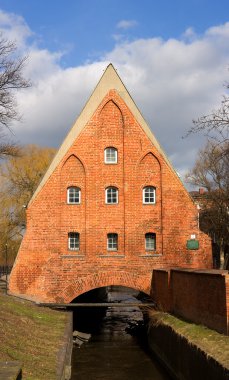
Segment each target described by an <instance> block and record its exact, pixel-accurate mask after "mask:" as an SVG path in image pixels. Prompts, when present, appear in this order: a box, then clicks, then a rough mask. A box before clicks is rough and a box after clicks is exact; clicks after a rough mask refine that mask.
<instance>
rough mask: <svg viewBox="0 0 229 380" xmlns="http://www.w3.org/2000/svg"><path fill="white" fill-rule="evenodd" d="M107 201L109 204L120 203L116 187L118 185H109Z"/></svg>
mask: <svg viewBox="0 0 229 380" xmlns="http://www.w3.org/2000/svg"><path fill="white" fill-rule="evenodd" d="M105 201H106V203H107V204H114V203H118V189H116V187H108V188H107V189H106V200H105Z"/></svg>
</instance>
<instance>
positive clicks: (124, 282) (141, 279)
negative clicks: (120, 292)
mask: <svg viewBox="0 0 229 380" xmlns="http://www.w3.org/2000/svg"><path fill="white" fill-rule="evenodd" d="M151 281H152V275H151V273H147V274H142V273H141V274H138V275H136V274H134V273H130V272H120V271H119V272H118V271H116V272H115V271H114V272H103V273H96V274H91V275H87V276H84V277H79V278H77V280H75V281H72V282H71V283H70V284H68V285H67V286H66V287H65V288H64V289H63V291H62V292H61V293H60V294H59V295H58V296H57V297H56V302H64V303H69V302H71V301H72V300H73V299H74V298H76V297H78V296H79V295H81V294H83V293H86V292H88V291H89V290H92V289H96V288H101V287H103V286H110V285H116V286H118V285H119V286H127V287H129V288H133V289H136V290H139V291H142V292H144V293H146V294H150V288H151Z"/></svg>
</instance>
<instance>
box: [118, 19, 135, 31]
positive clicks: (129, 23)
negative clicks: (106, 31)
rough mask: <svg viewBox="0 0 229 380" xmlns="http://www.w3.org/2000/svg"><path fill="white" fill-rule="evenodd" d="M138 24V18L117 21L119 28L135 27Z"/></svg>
mask: <svg viewBox="0 0 229 380" xmlns="http://www.w3.org/2000/svg"><path fill="white" fill-rule="evenodd" d="M137 25H138V22H137V21H136V20H121V21H119V22H118V23H117V25H116V27H117V28H118V29H124V30H126V29H130V28H134V27H135V26H137Z"/></svg>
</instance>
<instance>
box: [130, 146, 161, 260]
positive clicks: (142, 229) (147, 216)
mask: <svg viewBox="0 0 229 380" xmlns="http://www.w3.org/2000/svg"><path fill="white" fill-rule="evenodd" d="M136 177H137V178H138V199H139V203H140V202H141V205H142V206H141V209H142V213H141V222H140V224H139V234H140V235H139V237H138V238H139V239H140V240H141V241H142V242H143V240H144V238H145V234H147V233H148V232H151V233H152V234H155V236H156V240H157V247H156V250H155V251H154V254H161V253H162V250H163V241H162V195H161V194H162V180H161V165H160V162H159V160H158V158H157V157H156V156H155V155H154V154H153V153H152V152H148V153H146V154H145V155H144V156H143V157H142V159H141V160H140V161H139V163H138V165H137V173H136ZM147 187H150V188H151V187H152V188H153V189H154V191H155V194H154V197H155V198H154V202H144V189H145V188H147ZM142 245H143V243H142ZM145 253H146V252H143V251H142V252H141V254H142V255H144V254H145Z"/></svg>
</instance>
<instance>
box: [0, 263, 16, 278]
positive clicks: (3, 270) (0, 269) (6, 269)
mask: <svg viewBox="0 0 229 380" xmlns="http://www.w3.org/2000/svg"><path fill="white" fill-rule="evenodd" d="M12 268H13V265H0V277H2V276H6V275H8V274H10V272H11V270H12Z"/></svg>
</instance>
